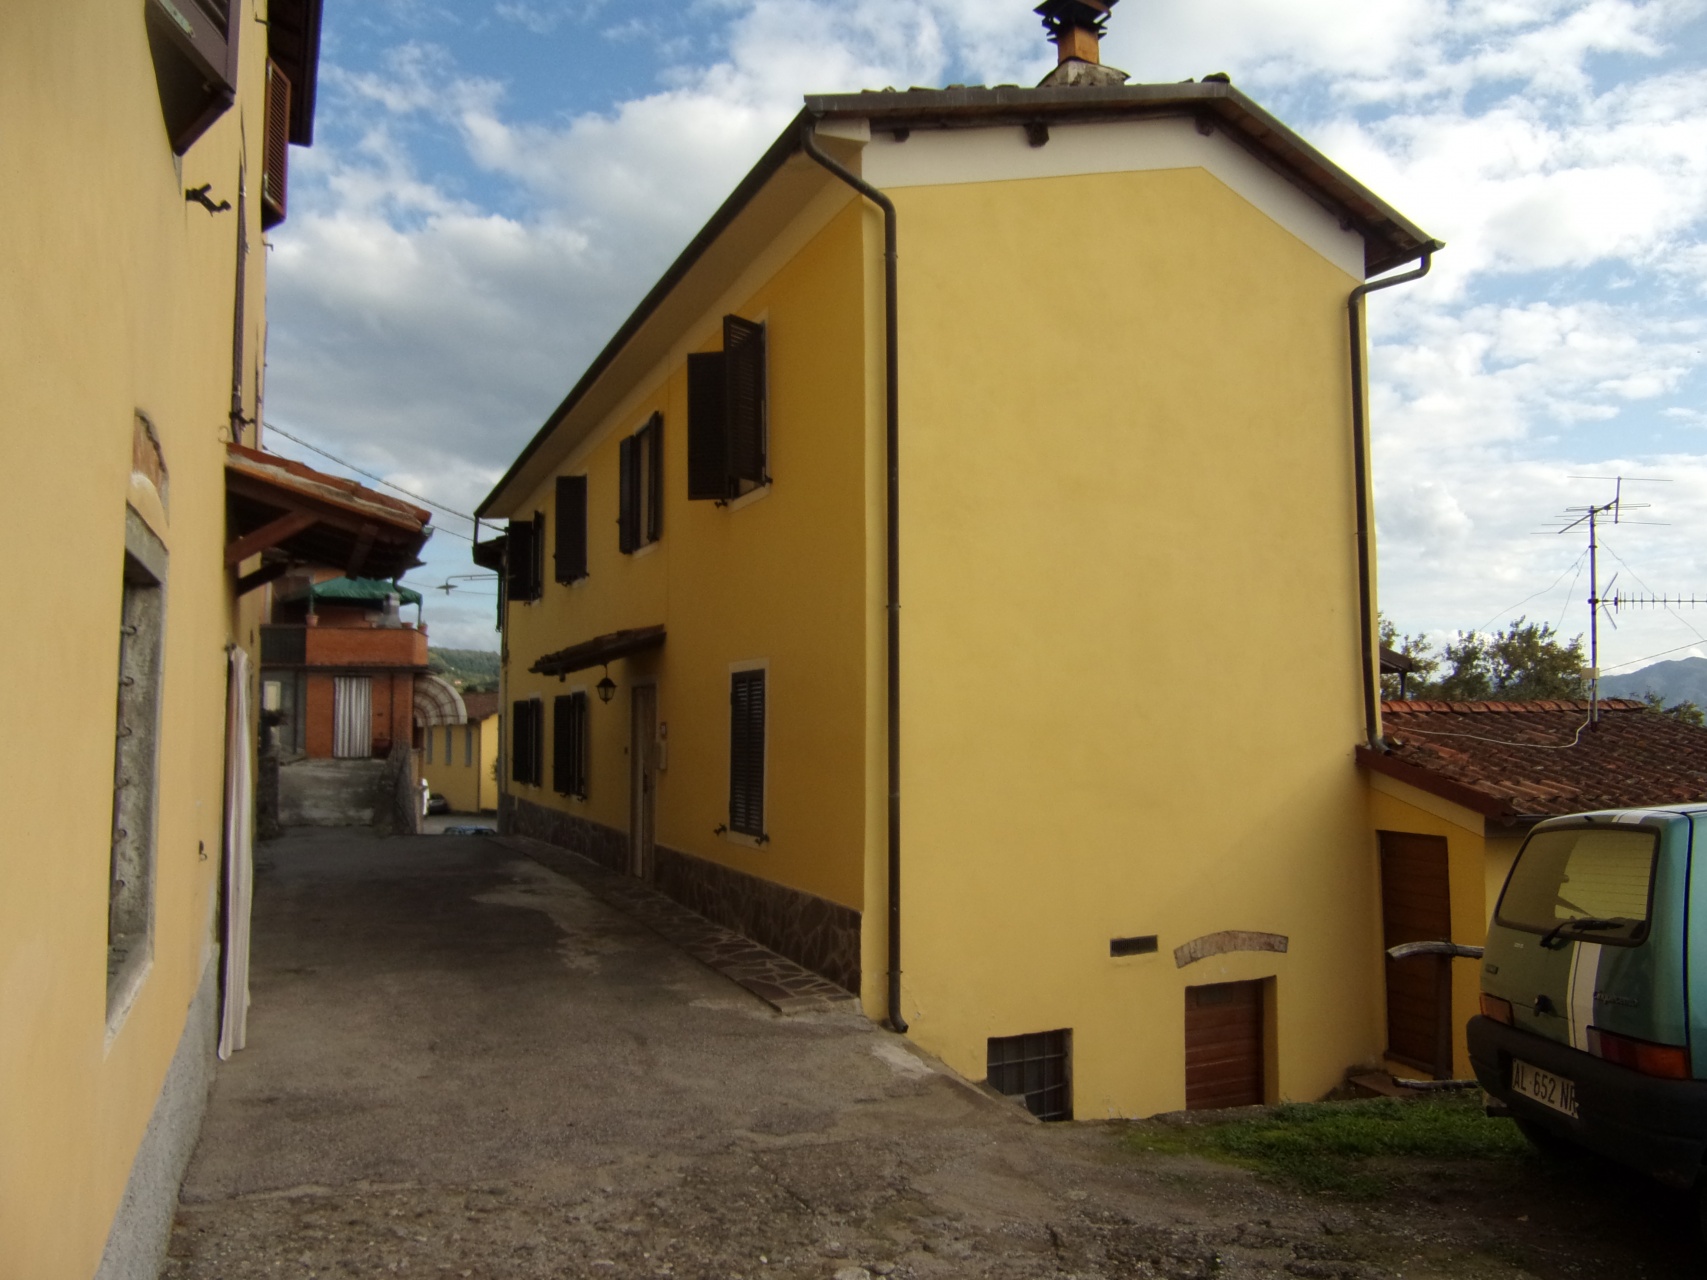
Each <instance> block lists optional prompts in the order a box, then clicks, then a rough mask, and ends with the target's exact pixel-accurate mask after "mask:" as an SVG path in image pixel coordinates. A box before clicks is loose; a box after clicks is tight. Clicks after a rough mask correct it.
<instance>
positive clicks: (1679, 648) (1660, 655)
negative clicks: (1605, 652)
mask: <svg viewBox="0 0 1707 1280" xmlns="http://www.w3.org/2000/svg"><path fill="white" fill-rule="evenodd" d="M1700 647H1701V646H1700V645H1696V644H1680V645H1678V646H1677V648H1675V649H1661V650H1660V651H1659V652H1658V653H1650V654H1649V655H1648V656H1647V657H1645V658H1631V659H1629V660H1628V661H1626V662H1615V663H1613V664H1612V665H1611V666H1610V667H1602V668H1601V670H1602V671H1617V670H1618V669H1619V668H1620V667H1635V666H1640V665H1641V664H1642V663H1644V662H1652V661H1653V660H1654V659H1655V658H1663V657H1665V656H1666V654H1668V653H1682V652H1683V651H1684V650H1685V649H1698V648H1700Z"/></svg>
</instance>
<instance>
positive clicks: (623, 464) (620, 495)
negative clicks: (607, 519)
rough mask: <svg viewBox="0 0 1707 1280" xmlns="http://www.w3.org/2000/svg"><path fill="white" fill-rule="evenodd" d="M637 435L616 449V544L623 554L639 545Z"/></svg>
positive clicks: (627, 438) (630, 437)
mask: <svg viewBox="0 0 1707 1280" xmlns="http://www.w3.org/2000/svg"><path fill="white" fill-rule="evenodd" d="M638 442H639V437H637V436H627V437H625V438H624V439H623V441H622V443H621V444H620V445H619V446H618V449H617V460H618V466H617V508H616V545H617V550H619V551H621V552H622V553H623V554H624V555H627V554H628V553H629V552H631V551H633V550H634V548H636V547H637V546H639V545H640V489H639V484H638V482H639V479H640V475H639V468H638V467H637V466H636V465H635V457H634V455H635V452H636V446H637V444H638Z"/></svg>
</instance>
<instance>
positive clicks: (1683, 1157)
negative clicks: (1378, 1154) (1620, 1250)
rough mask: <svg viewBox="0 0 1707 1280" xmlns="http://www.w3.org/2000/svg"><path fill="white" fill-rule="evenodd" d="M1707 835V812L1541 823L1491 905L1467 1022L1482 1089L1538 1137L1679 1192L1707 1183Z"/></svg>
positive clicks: (1616, 814) (1648, 812) (1626, 813)
mask: <svg viewBox="0 0 1707 1280" xmlns="http://www.w3.org/2000/svg"><path fill="white" fill-rule="evenodd" d="M1700 824H1707V806H1696V807H1678V808H1666V809H1624V810H1613V811H1608V812H1600V813H1583V814H1573V815H1571V816H1569V817H1563V818H1552V819H1549V820H1547V821H1545V822H1541V823H1538V824H1537V825H1536V827H1535V828H1534V830H1533V831H1531V832H1530V834H1529V838H1528V839H1527V840H1525V841H1524V843H1523V848H1522V849H1521V850H1520V851H1519V853H1518V855H1517V860H1516V861H1515V862H1514V863H1513V864H1512V868H1511V873H1510V874H1509V875H1508V876H1507V877H1506V883H1505V889H1504V890H1503V892H1502V893H1501V894H1500V899H1499V905H1498V906H1497V907H1496V908H1495V909H1494V918H1493V921H1492V923H1491V924H1490V925H1489V927H1488V941H1487V946H1486V948H1485V949H1484V952H1483V955H1482V1011H1481V1015H1480V1016H1479V1017H1476V1018H1472V1019H1471V1021H1470V1025H1469V1044H1470V1060H1471V1063H1472V1064H1473V1066H1474V1068H1475V1072H1476V1078H1477V1080H1478V1081H1480V1083H1481V1085H1482V1087H1483V1088H1484V1089H1485V1090H1487V1092H1488V1094H1489V1095H1490V1096H1491V1097H1492V1098H1493V1099H1495V1100H1497V1102H1498V1103H1503V1104H1504V1105H1505V1107H1507V1108H1509V1110H1510V1113H1511V1115H1512V1117H1513V1118H1514V1119H1515V1120H1516V1121H1517V1123H1518V1125H1519V1126H1520V1127H1521V1128H1522V1129H1523V1131H1524V1133H1525V1134H1526V1135H1527V1136H1528V1137H1529V1138H1530V1140H1531V1141H1533V1142H1535V1143H1536V1144H1537V1145H1538V1146H1541V1147H1559V1146H1561V1145H1562V1144H1566V1143H1569V1144H1575V1145H1577V1146H1581V1147H1586V1148H1589V1149H1590V1150H1593V1151H1597V1152H1599V1153H1601V1154H1602V1155H1605V1156H1608V1157H1610V1158H1612V1159H1613V1160H1616V1161H1619V1162H1620V1163H1623V1164H1626V1165H1629V1166H1631V1167H1633V1168H1636V1169H1640V1170H1642V1171H1643V1172H1644V1173H1647V1174H1649V1175H1651V1176H1652V1177H1654V1178H1657V1179H1659V1180H1660V1181H1662V1182H1665V1183H1669V1184H1671V1185H1674V1186H1680V1187H1699V1186H1701V1185H1702V1182H1703V1179H1702V1173H1703V1154H1704V1152H1707V874H1704V875H1703V876H1702V878H1701V880H1699V881H1696V880H1694V879H1693V878H1692V877H1691V874H1690V870H1691V867H1690V862H1691V854H1692V850H1693V847H1694V838H1695V829H1696V827H1697V825H1700ZM1704 847H1707V846H1704ZM1703 866H1704V869H1707V861H1704V863H1703ZM1698 908H1699V909H1698ZM1695 1046H1700V1049H1699V1050H1698V1051H1697V1052H1694V1053H1692V1052H1691V1049H1692V1047H1695Z"/></svg>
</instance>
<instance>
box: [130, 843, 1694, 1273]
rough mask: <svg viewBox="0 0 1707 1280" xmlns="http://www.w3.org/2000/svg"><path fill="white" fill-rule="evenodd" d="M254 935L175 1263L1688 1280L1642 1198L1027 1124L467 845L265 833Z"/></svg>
mask: <svg viewBox="0 0 1707 1280" xmlns="http://www.w3.org/2000/svg"><path fill="white" fill-rule="evenodd" d="M254 930H255V933H254V948H253V952H254V974H253V982H252V991H253V999H254V1002H253V1008H252V1011H251V1014H250V1030H249V1046H248V1048H247V1049H246V1050H244V1051H243V1052H242V1053H240V1054H238V1055H236V1057H234V1058H233V1060H232V1061H231V1062H229V1063H226V1064H224V1065H222V1067H221V1068H220V1072H219V1077H218V1081H217V1084H216V1087H215V1091H214V1097H213V1100H212V1104H211V1107H210V1110H209V1114H208V1117H207V1121H206V1124H205V1127H204V1131H203V1135H202V1139H201V1143H200V1146H199V1147H198V1149H197V1154H196V1157H195V1159H194V1162H193V1164H192V1166H191V1169H190V1172H189V1176H188V1178H187V1180H186V1183H185V1186H184V1189H183V1196H182V1204H181V1208H180V1214H179V1219H178V1223H177V1227H176V1230H175V1232H174V1235H173V1241H172V1249H171V1256H170V1257H169V1259H168V1262H167V1264H166V1267H165V1269H164V1271H163V1272H162V1275H163V1276H164V1277H169V1278H171V1280H247V1278H249V1277H279V1276H289V1277H315V1276H321V1277H332V1276H338V1277H344V1276H391V1275H416V1276H434V1277H437V1276H465V1277H493V1278H496V1277H536V1276H537V1277H545V1276H551V1277H559V1276H568V1277H582V1276H587V1277H612V1276H621V1277H627V1276H635V1277H640V1276H648V1277H650V1276H658V1277H664V1276H670V1277H696V1278H697V1277H708V1278H709V1277H717V1278H719V1280H728V1278H729V1277H758V1276H775V1277H802V1278H804V1277H819V1278H822V1280H867V1278H868V1277H870V1276H873V1275H890V1276H894V1277H897V1280H911V1278H912V1277H950V1276H953V1277H1001V1278H1004V1280H1006V1278H1008V1277H1012V1278H1014V1280H1019V1278H1021V1277H1025V1278H1030V1277H1036V1276H1045V1275H1047V1276H1081V1277H1087V1278H1089V1277H1108V1278H1110V1280H1113V1278H1114V1277H1168V1278H1170V1280H1206V1278H1207V1277H1210V1276H1215V1277H1218V1278H1239V1277H1275V1278H1277V1280H1278V1278H1281V1277H1305V1278H1306V1280H1308V1278H1310V1277H1315V1278H1318V1280H1376V1278H1377V1277H1398V1276H1407V1277H1412V1280H1426V1278H1427V1277H1438V1278H1440V1280H1446V1278H1448V1277H1450V1278H1451V1280H1467V1278H1477V1277H1487V1278H1489V1280H1493V1278H1494V1277H1500V1278H1502V1280H1504V1278H1510V1280H1520V1278H1522V1277H1532V1276H1540V1277H1542V1278H1543V1280H1553V1278H1554V1277H1566V1276H1574V1275H1584V1276H1588V1275H1609V1274H1630V1275H1634V1274H1638V1273H1640V1274H1643V1275H1645V1276H1647V1277H1654V1278H1656V1280H1657V1278H1658V1277H1663V1276H1672V1275H1679V1276H1681V1275H1689V1274H1698V1273H1699V1271H1698V1267H1699V1263H1698V1261H1697V1258H1698V1256H1699V1255H1697V1254H1695V1253H1693V1252H1692V1251H1691V1250H1692V1248H1693V1246H1692V1243H1691V1242H1689V1241H1688V1240H1687V1239H1686V1238H1685V1237H1686V1235H1687V1233H1682V1234H1680V1233H1679V1231H1678V1230H1676V1229H1674V1227H1672V1226H1670V1225H1667V1224H1668V1223H1669V1221H1670V1220H1669V1219H1668V1218H1666V1217H1665V1215H1664V1214H1663V1213H1659V1216H1657V1217H1654V1216H1650V1217H1647V1218H1644V1217H1643V1213H1644V1210H1643V1209H1641V1208H1640V1207H1639V1205H1637V1207H1636V1208H1635V1210H1634V1216H1632V1212H1631V1207H1630V1206H1629V1205H1625V1206H1620V1205H1619V1204H1609V1205H1607V1206H1606V1209H1607V1211H1606V1212H1605V1213H1603V1214H1600V1215H1599V1216H1598V1217H1597V1216H1596V1215H1595V1214H1594V1213H1592V1212H1589V1211H1588V1210H1587V1209H1585V1207H1584V1203H1583V1202H1582V1201H1583V1195H1584V1193H1583V1192H1582V1191H1581V1189H1580V1188H1578V1189H1576V1190H1574V1191H1572V1192H1571V1193H1570V1195H1574V1196H1576V1197H1577V1198H1578V1203H1576V1204H1573V1203H1571V1201H1570V1195H1567V1196H1566V1197H1565V1198H1564V1201H1563V1202H1561V1203H1558V1204H1555V1203H1553V1200H1554V1199H1557V1198H1558V1197H1552V1198H1551V1199H1550V1198H1549V1195H1548V1193H1547V1190H1546V1188H1544V1187H1543V1188H1539V1189H1537V1188H1528V1187H1517V1188H1516V1189H1508V1190H1507V1191H1501V1190H1499V1188H1498V1187H1494V1188H1493V1189H1492V1190H1490V1184H1487V1183H1486V1182H1485V1181H1484V1182H1483V1183H1479V1184H1475V1185H1474V1186H1471V1184H1469V1183H1466V1182H1465V1181H1464V1180H1463V1179H1462V1178H1458V1177H1456V1175H1455V1174H1454V1173H1453V1171H1451V1170H1445V1171H1426V1170H1425V1171H1421V1172H1420V1173H1418V1175H1417V1178H1415V1179H1413V1180H1412V1185H1413V1187H1414V1188H1415V1187H1420V1191H1417V1192H1416V1194H1410V1193H1407V1194H1406V1195H1404V1196H1401V1197H1398V1198H1396V1199H1395V1201H1394V1202H1393V1203H1387V1204H1373V1205H1371V1204H1364V1205H1346V1204H1336V1203H1332V1202H1325V1201H1321V1200H1318V1199H1312V1198H1310V1197H1306V1196H1303V1195H1300V1194H1298V1193H1294V1192H1288V1191H1283V1190H1279V1189H1276V1188H1275V1187H1273V1186H1271V1185H1269V1184H1267V1183H1264V1182H1261V1181H1260V1180H1258V1179H1256V1178H1254V1177H1253V1176H1252V1175H1250V1174H1249V1173H1246V1172H1244V1171H1241V1170H1234V1169H1228V1168H1226V1167H1225V1166H1220V1165H1210V1164H1207V1163H1204V1162H1200V1161H1195V1160H1190V1159H1185V1158H1181V1157H1170V1158H1163V1157H1135V1156H1133V1155H1132V1154H1131V1153H1130V1152H1128V1151H1126V1150H1124V1149H1123V1148H1122V1147H1121V1146H1120V1143H1119V1141H1118V1136H1119V1135H1118V1130H1117V1129H1116V1128H1111V1127H1110V1126H1105V1125H1041V1124H1038V1123H1036V1122H1035V1121H1033V1120H1032V1119H1031V1118H1030V1117H1029V1116H1027V1115H1025V1114H1024V1113H1023V1112H1022V1111H1021V1110H1020V1109H1019V1108H1017V1107H1016V1106H1014V1105H1013V1104H1011V1103H1009V1102H1007V1101H1006V1100H1002V1099H997V1098H994V1097H991V1096H989V1095H987V1094H985V1093H984V1092H982V1091H981V1089H980V1088H979V1087H978V1086H975V1085H972V1084H969V1083H967V1082H965V1081H962V1080H959V1079H958V1078H956V1077H954V1076H953V1075H952V1074H950V1073H948V1072H946V1071H945V1070H944V1069H942V1068H941V1067H940V1065H939V1064H937V1063H935V1062H933V1061H930V1060H928V1059H926V1058H925V1057H923V1056H922V1055H920V1054H919V1053H917V1052H916V1051H915V1050H914V1049H913V1048H912V1047H911V1046H910V1045H908V1044H907V1043H906V1042H905V1041H904V1040H902V1039H901V1038H899V1037H896V1036H893V1035H891V1034H889V1033H888V1032H885V1031H882V1030H880V1029H878V1028H876V1027H874V1026H872V1025H871V1024H870V1023H868V1022H866V1021H865V1020H864V1019H863V1018H861V1017H859V1016H858V1015H857V1014H855V1013H812V1014H801V1015H795V1016H789V1017H785V1016H782V1015H780V1014H778V1013H776V1012H775V1011H774V1010H772V1009H771V1008H770V1007H769V1006H767V1005H765V1004H763V1003H761V1002H760V1001H759V1000H757V999H756V998H754V997H753V996H751V995H749V994H748V993H747V992H745V991H743V990H742V989H741V988H739V987H737V986H735V985H734V984H733V983H731V982H729V981H727V980H725V979H724V978H722V977H721V976H719V975H717V974H716V973H714V972H712V971H711V970H709V969H707V968H705V967H704V966H702V965H701V964H699V963H698V962H697V961H694V960H692V959H689V958H688V957H687V956H686V955H684V954H683V953H681V952H679V951H677V950H675V949H674V948H672V947H671V946H670V945H668V944H667V943H665V942H664V941H663V940H662V939H661V938H659V937H658V936H657V935H655V934H653V933H651V932H650V931H648V930H647V929H645V928H644V927H642V926H640V925H639V924H637V923H635V922H633V921H632V920H630V919H629V918H628V917H626V916H624V915H621V914H619V913H617V912H616V911H614V910H612V909H611V908H609V907H607V906H605V905H603V904H602V903H600V902H599V901H597V900H595V899H594V898H592V897H590V896H588V895H587V894H586V893H585V892H584V891H583V890H581V889H580V888H578V887H577V886H576V885H575V884H573V883H572V882H571V881H569V880H567V879H565V878H564V877H562V876H559V875H557V874H555V873H553V872H551V871H549V870H547V869H545V868H544V867H542V866H540V865H539V864H537V863H535V862H533V861H531V860H530V859H528V858H525V857H523V856H520V855H518V854H516V853H513V852H511V851H509V850H507V849H504V848H502V847H500V846H498V845H496V844H495V843H493V842H491V841H488V840H485V839H482V838H479V837H453V836H423V837H412V838H398V839H390V840H379V839H374V838H371V837H368V836H365V835H356V834H345V833H326V832H319V833H305V834H297V835H292V836H289V837H287V838H285V839H283V840H279V841H274V842H271V843H269V844H267V845H264V846H262V848H261V850H260V852H259V854H258V875H257V889H256V895H255V924H254ZM1418 1179H1420V1181H1418ZM1467 1188H1468V1189H1467ZM1590 1194H1592V1192H1591V1193H1590ZM1605 1198H1606V1197H1605V1196H1602V1197H1601V1199H1603V1200H1604V1199H1605ZM1639 1198H1640V1197H1639V1196H1633V1197H1631V1204H1632V1205H1636V1204H1637V1201H1638V1200H1639ZM1591 1207H1592V1206H1591ZM1656 1212H1658V1211H1656ZM1520 1222H1521V1224H1522V1225H1521V1226H1519V1225H1518V1224H1519V1223H1520ZM1584 1223H1587V1224H1588V1226H1587V1227H1584V1226H1583V1224H1584ZM1609 1223H1610V1224H1614V1225H1611V1226H1608V1225H1607V1224H1609ZM1618 1224H1622V1225H1618ZM1585 1231H1586V1232H1587V1233H1589V1234H1583V1233H1584V1232H1585ZM1608 1233H1610V1236H1608ZM1578 1242H1581V1243H1582V1244H1583V1245H1584V1247H1583V1248H1576V1247H1573V1246H1574V1244H1575V1243H1578ZM1590 1246H1592V1247H1590ZM1680 1260H1681V1261H1680Z"/></svg>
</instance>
